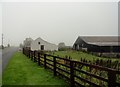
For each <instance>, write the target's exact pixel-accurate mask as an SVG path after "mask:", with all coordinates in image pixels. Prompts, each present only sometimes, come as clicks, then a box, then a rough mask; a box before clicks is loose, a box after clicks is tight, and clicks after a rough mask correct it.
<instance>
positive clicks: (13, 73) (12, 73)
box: [2, 52, 68, 86]
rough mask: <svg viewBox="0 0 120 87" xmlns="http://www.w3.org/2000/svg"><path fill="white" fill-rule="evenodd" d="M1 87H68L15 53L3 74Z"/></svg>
mask: <svg viewBox="0 0 120 87" xmlns="http://www.w3.org/2000/svg"><path fill="white" fill-rule="evenodd" d="M2 84H3V85H61V86H62V85H68V84H67V83H66V82H65V81H64V80H63V79H60V78H58V77H55V76H53V73H52V72H50V71H49V70H46V69H44V68H43V67H40V66H38V65H37V63H33V61H31V60H30V59H28V58H27V57H26V56H25V55H23V54H22V53H21V52H16V53H15V54H14V55H13V57H12V59H11V60H10V61H9V64H8V65H7V67H6V69H5V71H4V72H3V79H2Z"/></svg>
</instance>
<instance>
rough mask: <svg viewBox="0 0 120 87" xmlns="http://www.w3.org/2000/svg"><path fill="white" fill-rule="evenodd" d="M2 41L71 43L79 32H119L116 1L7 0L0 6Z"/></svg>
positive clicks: (112, 33)
mask: <svg viewBox="0 0 120 87" xmlns="http://www.w3.org/2000/svg"><path fill="white" fill-rule="evenodd" d="M2 29H3V34H4V43H5V44H7V43H10V44H12V45H19V43H21V42H23V40H24V39H25V38H26V37H31V38H33V39H36V38H37V37H41V38H43V39H44V40H46V41H48V42H51V43H54V44H58V43H59V42H65V44H66V45H71V46H72V45H73V43H74V42H75V40H76V38H77V37H78V36H81V35H84V36H85V35H87V36H89V35H92V36H93V35H118V3H117V2H31V3H30V2H18V3H15V2H10V3H8V2H6V3H3V6H2Z"/></svg>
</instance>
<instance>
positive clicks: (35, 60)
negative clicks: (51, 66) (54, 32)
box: [34, 51, 36, 62]
mask: <svg viewBox="0 0 120 87" xmlns="http://www.w3.org/2000/svg"><path fill="white" fill-rule="evenodd" d="M35 52H36V51H34V62H36V57H35Z"/></svg>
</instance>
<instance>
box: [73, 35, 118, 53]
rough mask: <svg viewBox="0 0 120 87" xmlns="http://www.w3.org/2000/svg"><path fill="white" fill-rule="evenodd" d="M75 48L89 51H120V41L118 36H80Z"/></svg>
mask: <svg viewBox="0 0 120 87" xmlns="http://www.w3.org/2000/svg"><path fill="white" fill-rule="evenodd" d="M73 49H74V50H86V51H88V52H101V53H103V52H106V53H120V41H119V37H118V36H79V37H78V38H77V40H76V41H75V43H74V45H73Z"/></svg>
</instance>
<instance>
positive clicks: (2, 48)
mask: <svg viewBox="0 0 120 87" xmlns="http://www.w3.org/2000/svg"><path fill="white" fill-rule="evenodd" d="M2 49H4V46H3V33H2Z"/></svg>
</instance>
